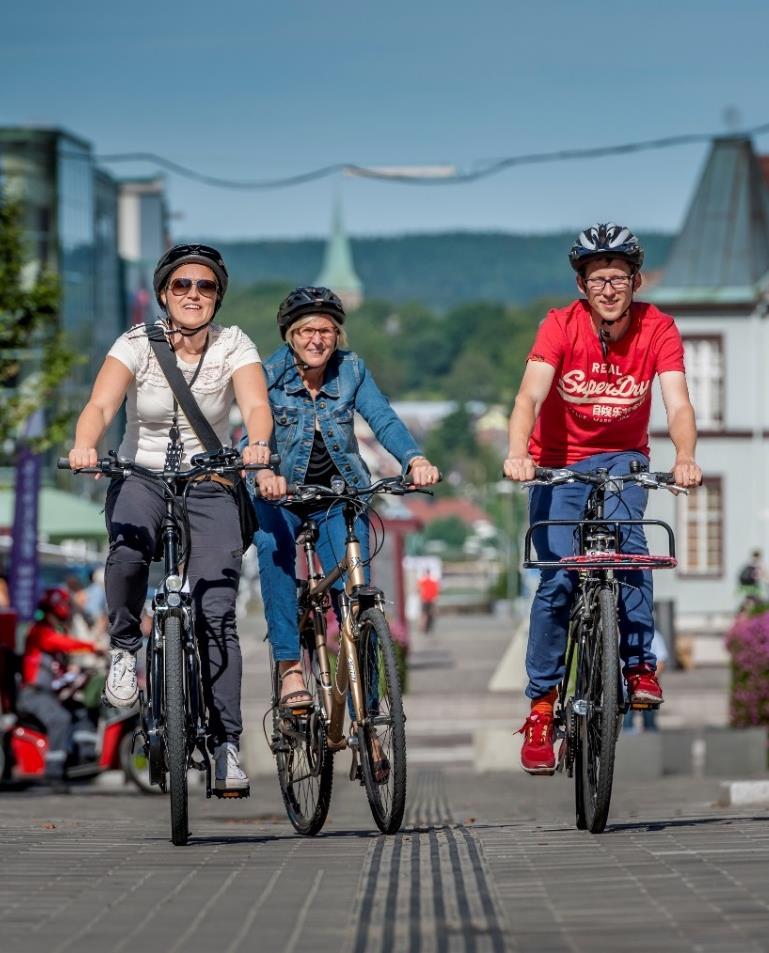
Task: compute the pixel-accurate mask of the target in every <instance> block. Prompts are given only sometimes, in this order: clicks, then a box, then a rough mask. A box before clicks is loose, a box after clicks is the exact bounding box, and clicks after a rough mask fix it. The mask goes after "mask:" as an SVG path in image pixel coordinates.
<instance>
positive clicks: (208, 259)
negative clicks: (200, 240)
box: [152, 244, 229, 314]
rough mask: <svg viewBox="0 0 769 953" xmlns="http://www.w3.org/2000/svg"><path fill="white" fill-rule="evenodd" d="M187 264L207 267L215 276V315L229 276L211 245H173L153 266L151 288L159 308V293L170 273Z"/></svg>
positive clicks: (222, 261)
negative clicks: (217, 286)
mask: <svg viewBox="0 0 769 953" xmlns="http://www.w3.org/2000/svg"><path fill="white" fill-rule="evenodd" d="M187 262H191V263H193V264H196V265H207V266H208V267H209V268H210V269H211V271H213V273H214V274H215V275H216V280H217V282H218V284H219V291H218V293H217V295H216V309H215V311H214V314H216V311H218V310H219V308H220V307H221V304H222V298H224V293H225V292H226V291H227V283H228V281H229V275H228V274H227V268H226V267H225V265H224V259H223V258H222V256H221V252H219V250H218V249H216V248H213V247H212V246H211V245H188V244H184V245H174V246H173V248H169V249H168V251H167V252H166V253H165V255H163V257H162V258H161V259H160V261H159V262H158V263H157V265H156V266H155V274H154V276H153V278H152V286H153V288H154V289H155V297H156V298H157V302H158V304H159V305H160V306H161V308H162V307H163V302H162V301H161V299H160V292H161V291H163V290H164V289H165V286H166V283H167V282H168V279H169V277H170V275H171V273H172V272H173V271H175V270H176V269H177V268H178V267H179V265H183V264H185V263H187Z"/></svg>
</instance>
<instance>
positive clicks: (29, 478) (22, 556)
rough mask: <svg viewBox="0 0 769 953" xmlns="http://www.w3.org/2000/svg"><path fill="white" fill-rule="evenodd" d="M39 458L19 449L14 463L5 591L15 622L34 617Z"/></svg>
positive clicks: (25, 448) (24, 449)
mask: <svg viewBox="0 0 769 953" xmlns="http://www.w3.org/2000/svg"><path fill="white" fill-rule="evenodd" d="M42 463H43V458H42V456H41V455H40V454H39V453H33V452H32V451H31V450H29V449H28V448H27V447H22V449H21V450H20V451H19V455H18V458H17V460H16V498H15V501H14V503H15V505H14V512H13V542H12V543H11V565H10V573H9V579H8V582H9V587H10V590H11V605H12V606H13V608H14V609H15V610H16V612H17V615H18V621H19V622H29V621H31V620H32V619H33V618H34V617H35V608H36V607H37V600H38V592H37V578H38V571H37V563H38V560H37V511H38V499H39V494H40V480H41V476H42Z"/></svg>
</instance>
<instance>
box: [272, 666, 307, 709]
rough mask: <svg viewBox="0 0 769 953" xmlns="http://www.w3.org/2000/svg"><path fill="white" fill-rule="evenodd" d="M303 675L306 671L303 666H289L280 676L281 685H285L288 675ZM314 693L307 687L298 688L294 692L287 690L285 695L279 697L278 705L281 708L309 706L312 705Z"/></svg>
mask: <svg viewBox="0 0 769 953" xmlns="http://www.w3.org/2000/svg"><path fill="white" fill-rule="evenodd" d="M297 674H298V675H303V674H304V672H303V671H302V669H301V668H289V669H286V671H285V672H283V673H282V674H281V675H279V676H278V678H279V679H280V684H281V686H282V685H283V679H284V678H285V677H286V675H297ZM312 701H313V699H312V695H311V694H310V693H309V692H308V691H307V689H306V688H302V689H298V690H297V691H294V692H287V693H286V694H285V695H281V696H280V698H279V699H278V705H279V706H280V707H281V708H291V709H295V708H309V707H310V705H312Z"/></svg>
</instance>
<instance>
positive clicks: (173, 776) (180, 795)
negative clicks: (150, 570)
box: [163, 616, 190, 847]
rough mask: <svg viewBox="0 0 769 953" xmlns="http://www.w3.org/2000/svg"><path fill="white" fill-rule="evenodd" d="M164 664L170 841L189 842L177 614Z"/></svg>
mask: <svg viewBox="0 0 769 953" xmlns="http://www.w3.org/2000/svg"><path fill="white" fill-rule="evenodd" d="M163 660H164V665H165V729H166V730H165V735H166V765H167V767H168V782H169V783H168V787H169V794H170V801H171V842H172V843H173V844H174V845H176V846H177V847H181V846H183V845H184V844H186V843H187V840H188V838H189V836H190V834H189V816H188V805H187V730H186V722H187V719H186V712H185V705H184V653H183V650H182V626H181V622H180V620H179V619H178V618H177V617H176V616H168V618H167V619H166V620H165V623H164V626H163Z"/></svg>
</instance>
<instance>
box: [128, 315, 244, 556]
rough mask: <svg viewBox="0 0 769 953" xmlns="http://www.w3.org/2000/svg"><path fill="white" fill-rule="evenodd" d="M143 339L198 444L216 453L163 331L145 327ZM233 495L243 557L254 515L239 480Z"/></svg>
mask: <svg viewBox="0 0 769 953" xmlns="http://www.w3.org/2000/svg"><path fill="white" fill-rule="evenodd" d="M147 337H148V338H149V341H150V344H151V346H152V350H153V351H154V352H155V357H156V358H157V359H158V364H160V367H161V370H162V371H163V373H164V374H165V376H166V380H167V381H168V384H169V386H170V388H171V390H172V391H173V394H174V397H175V398H176V400H177V402H178V404H179V406H180V407H181V409H182V410H183V411H184V416H185V417H186V418H187V420H188V421H189V424H190V426H191V427H192V429H193V430H194V431H195V433H196V434H197V437H198V440H199V441H200V442H201V443H202V444H203V446H204V447H205V449H206V450H209V451H210V450H219V449H220V448H221V446H222V442H221V440H220V439H219V438H218V437H217V436H216V431H215V430H214V428H213V427H212V426H211V424H210V423H209V422H208V421H207V420H206V418H205V417H204V416H203V412H202V411H201V409H200V407H198V402H197V401H196V400H195V398H194V396H193V394H192V391H191V390H190V386H189V384H188V383H187V381H186V380H185V379H184V375H183V374H182V372H181V371H180V370H179V368H178V366H177V364H176V356H175V353H174V351H173V350H172V348H171V346H170V345H169V343H168V339H167V338H166V336H165V334H164V332H163V329H162V328H161V327H160V326H159V325H157V324H152V325H147ZM198 367H199V365H198ZM234 494H235V502H236V503H237V505H238V513H239V514H240V534H241V539H242V542H243V552H244V553H245V551H246V550H247V549H248V547H249V546H250V545H251V543H252V542H253V537H254V533H255V532H256V530H257V529H258V523H257V521H256V511H255V510H254V507H253V505H252V503H251V500H250V498H249V495H248V491H247V490H246V485H245V483H244V482H243V480H240V479H238V480H236V481H235V486H234Z"/></svg>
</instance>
